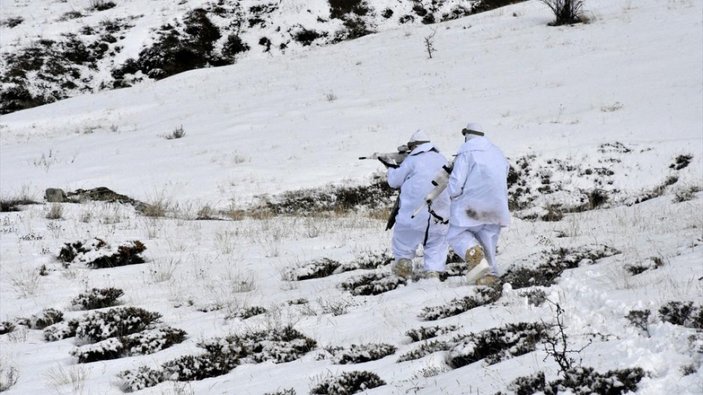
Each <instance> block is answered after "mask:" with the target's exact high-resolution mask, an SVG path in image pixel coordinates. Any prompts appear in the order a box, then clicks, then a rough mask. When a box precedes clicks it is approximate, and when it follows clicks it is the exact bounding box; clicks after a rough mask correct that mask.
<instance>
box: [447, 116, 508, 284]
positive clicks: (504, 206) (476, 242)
mask: <svg viewBox="0 0 703 395" xmlns="http://www.w3.org/2000/svg"><path fill="white" fill-rule="evenodd" d="M461 133H462V134H463V135H464V139H465V142H464V144H462V146H461V147H460V148H459V153H458V154H457V157H456V159H455V161H454V168H453V170H452V173H451V175H450V176H449V184H448V186H447V189H448V190H449V196H450V199H451V216H450V218H449V233H448V234H447V239H448V241H449V244H450V245H451V246H452V248H453V249H454V252H456V253H457V254H458V255H459V256H461V257H462V258H464V260H465V261H466V263H467V264H468V269H469V275H468V276H469V281H472V282H473V281H475V283H476V284H478V285H494V284H496V283H498V282H499V279H498V267H497V265H496V245H497V243H498V238H499V236H500V230H501V228H502V227H505V226H508V225H509V224H510V212H509V211H508V183H507V179H508V169H509V168H510V165H509V164H508V161H507V160H506V159H505V156H504V155H503V152H502V151H501V150H500V149H499V148H498V147H496V146H495V145H494V144H493V143H491V142H490V141H489V140H488V139H487V138H486V137H484V131H483V128H482V127H481V126H480V125H478V124H476V123H469V124H468V125H466V127H465V128H464V129H462V131H461ZM484 256H485V258H486V260H487V261H488V268H487V269H489V271H488V273H485V272H486V271H485V270H480V269H481V268H477V266H478V265H479V263H481V260H482V259H483V258H484ZM474 268H476V269H477V270H478V273H477V272H476V271H474V272H472V270H473V269H474ZM484 274H485V275H484Z"/></svg>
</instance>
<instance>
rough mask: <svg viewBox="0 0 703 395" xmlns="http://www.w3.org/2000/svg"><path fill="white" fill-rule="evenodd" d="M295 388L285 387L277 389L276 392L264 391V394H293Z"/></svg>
mask: <svg viewBox="0 0 703 395" xmlns="http://www.w3.org/2000/svg"><path fill="white" fill-rule="evenodd" d="M295 394H296V392H295V389H294V388H286V389H283V390H278V391H276V392H266V393H265V394H264V395H295Z"/></svg>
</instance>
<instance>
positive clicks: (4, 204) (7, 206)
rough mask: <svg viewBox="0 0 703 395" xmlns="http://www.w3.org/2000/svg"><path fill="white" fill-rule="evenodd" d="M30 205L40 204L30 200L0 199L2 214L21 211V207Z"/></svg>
mask: <svg viewBox="0 0 703 395" xmlns="http://www.w3.org/2000/svg"><path fill="white" fill-rule="evenodd" d="M30 204H38V203H37V202H35V201H33V200H31V199H29V198H22V199H0V213H8V212H13V211H21V210H20V207H19V206H26V205H30Z"/></svg>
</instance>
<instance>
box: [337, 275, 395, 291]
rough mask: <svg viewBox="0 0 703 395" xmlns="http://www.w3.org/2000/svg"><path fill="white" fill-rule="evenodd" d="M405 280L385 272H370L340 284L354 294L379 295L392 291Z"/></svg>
mask: <svg viewBox="0 0 703 395" xmlns="http://www.w3.org/2000/svg"><path fill="white" fill-rule="evenodd" d="M406 283H407V281H406V280H405V279H402V278H400V277H396V276H394V275H391V274H387V273H371V274H365V275H362V276H357V277H353V278H350V279H349V280H347V281H345V282H343V283H341V284H340V287H342V289H344V290H346V291H349V292H351V294H352V295H354V296H367V295H379V294H382V293H384V292H388V291H392V290H394V289H396V288H398V287H399V286H401V285H405V284H406Z"/></svg>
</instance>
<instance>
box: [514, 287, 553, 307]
mask: <svg viewBox="0 0 703 395" xmlns="http://www.w3.org/2000/svg"><path fill="white" fill-rule="evenodd" d="M520 296H522V297H524V298H527V303H528V304H531V305H533V306H535V307H539V306H541V305H543V304H544V302H545V301H546V300H547V293H546V292H544V290H541V289H531V290H528V291H525V292H522V293H521V294H520Z"/></svg>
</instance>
